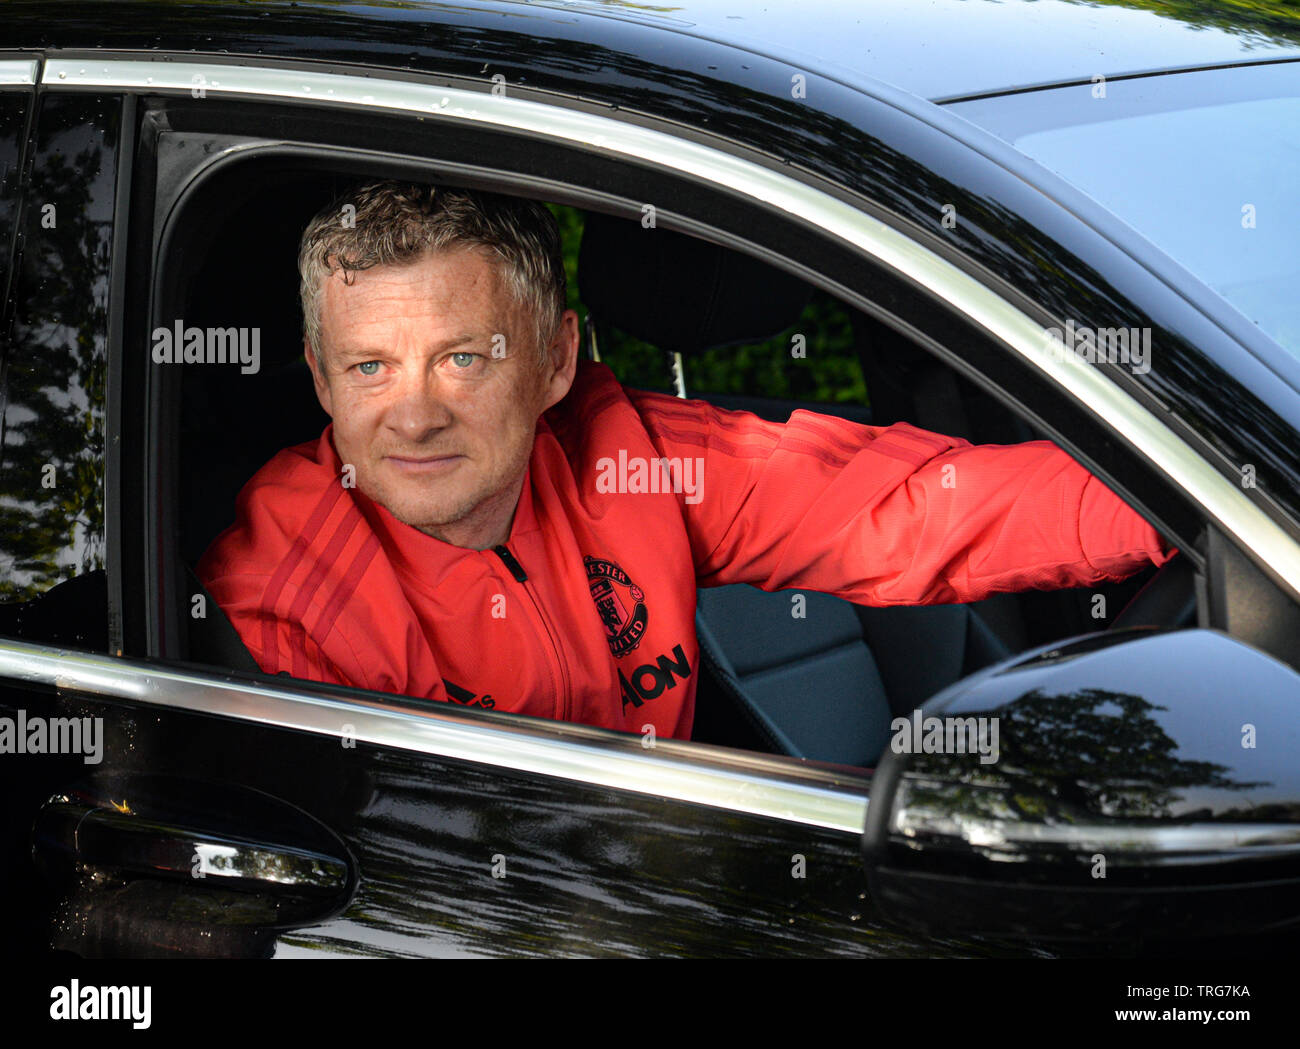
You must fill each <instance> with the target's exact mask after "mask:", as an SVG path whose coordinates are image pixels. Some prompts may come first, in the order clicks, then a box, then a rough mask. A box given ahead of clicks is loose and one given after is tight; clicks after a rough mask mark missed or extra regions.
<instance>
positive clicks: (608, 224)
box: [578, 213, 1022, 767]
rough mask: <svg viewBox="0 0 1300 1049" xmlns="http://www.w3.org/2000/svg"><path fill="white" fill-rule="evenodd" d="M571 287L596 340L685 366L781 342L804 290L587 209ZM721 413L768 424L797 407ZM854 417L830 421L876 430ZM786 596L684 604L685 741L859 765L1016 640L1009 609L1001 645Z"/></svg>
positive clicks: (725, 593) (953, 610) (733, 255)
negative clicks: (691, 666)
mask: <svg viewBox="0 0 1300 1049" xmlns="http://www.w3.org/2000/svg"><path fill="white" fill-rule="evenodd" d="M578 282H579V290H580V292H581V296H582V300H583V302H584V304H585V305H586V306H587V308H588V309H589V310H590V311H591V314H592V317H593V323H594V325H595V328H596V331H597V332H598V333H599V332H601V331H604V332H606V333H607V332H608V330H609V327H610V326H613V327H616V328H618V329H619V330H621V331H623V332H625V333H626V334H628V335H631V336H633V337H635V338H637V339H640V340H643V341H645V342H648V343H651V344H652V345H655V346H658V347H659V348H661V349H663V350H665V351H666V352H668V353H673V352H676V353H681V354H682V355H683V356H688V355H690V354H694V353H699V352H701V351H703V350H705V349H709V348H715V347H722V346H730V345H736V344H743V343H747V342H758V341H762V340H765V339H768V338H770V337H772V336H774V335H776V334H778V333H780V332H782V331H785V330H787V329H788V328H790V327H792V326H793V325H794V324H796V323H797V322H798V320H799V317H800V314H801V312H802V310H803V307H804V306H805V305H806V304H807V302H808V301H809V299H810V297H811V294H812V289H811V288H809V287H808V286H807V285H806V284H804V283H803V282H801V281H799V280H797V279H795V278H793V277H790V276H788V275H787V274H785V273H783V272H781V271H779V270H776V269H774V268H773V267H770V266H768V265H766V264H764V263H761V262H759V261H757V260H755V259H752V258H750V257H749V256H745V255H741V254H739V253H737V252H733V251H729V250H727V249H724V248H721V247H719V246H717V245H713V244H710V243H708V242H706V241H702V240H699V239H696V238H693V237H689V236H686V235H684V234H679V233H675V232H671V231H668V230H663V229H656V230H654V231H647V230H645V229H642V228H641V226H640V224H639V223H638V222H635V221H632V220H628V219H622V218H615V217H611V216H608V215H604V214H600V213H588V214H587V220H586V225H585V227H584V231H583V240H582V248H581V251H580V253H579V260H578ZM665 304H667V305H665ZM606 341H607V344H608V340H606ZM688 393H689V395H690V396H695V397H701V398H703V399H705V400H710V399H711V398H710V397H709V395H708V394H707V393H699V392H696V391H688ZM719 400H720V401H721V400H722V399H719ZM725 402H726V403H725V404H724V405H723V406H725V407H728V408H743V409H747V410H752V411H754V412H755V414H759V415H763V416H765V417H767V418H773V419H775V420H776V421H780V422H784V421H785V420H786V418H788V416H789V412H790V410H792V408H793V407H796V406H795V405H792V404H790V403H789V402H786V404H785V405H784V411H782V405H781V403H780V402H773V401H771V400H770V399H766V398H754V399H753V400H752V402H751V403H746V399H745V398H738V397H734V396H732V397H728V398H726V399H725ZM838 409H839V406H838V405H820V406H818V410H821V411H823V412H826V413H828V414H839V411H838ZM864 412H865V409H864V407H863V406H856V408H855V410H853V411H851V412H846V413H844V414H847V415H849V416H850V417H852V418H854V419H856V420H857V421H874V420H872V419H870V418H869V414H870V413H869V412H867V413H865V414H866V415H867V416H868V417H866V418H864ZM918 425H920V424H918ZM791 597H792V595H791V594H790V593H789V592H779V591H778V592H775V593H769V592H765V591H762V590H759V589H757V588H756V587H752V586H748V585H745V584H737V585H730V586H721V587H716V588H708V589H701V590H700V591H699V592H698V594H697V599H698V604H697V612H696V630H697V633H698V636H699V640H700V646H701V658H702V660H703V662H704V664H705V666H706V667H707V669H708V670H709V672H710V673H709V675H707V676H708V678H711V680H709V681H707V682H706V680H705V679H704V677H702V679H701V684H700V697H699V701H698V710H697V723H696V727H697V731H696V734H695V736H694V738H696V739H697V740H702V741H706V742H718V743H727V744H731V745H740V746H745V745H753V746H758V747H761V748H764V749H768V750H772V751H775V752H778V753H782V754H789V755H792V756H795V757H803V758H810V759H816V760H821V761H830V762H835V763H839V764H848V765H856V766H863V767H866V766H872V765H874V764H875V762H876V759H877V758H878V756H879V755H880V753H881V751H882V750H883V748H884V747H885V745H886V743H887V741H888V739H889V735H890V722H891V720H892V719H893V717H894V716H896V715H898V714H902V713H906V712H908V711H910V710H912V709H913V708H914V707H915V706H917V705H918V704H919V703H921V702H922V701H924V700H925V699H926V698H927V697H928V696H930V695H932V694H933V693H934V692H935V691H937V690H938V689H940V688H942V687H944V686H945V685H947V684H949V683H951V682H952V681H956V680H958V679H960V678H961V677H964V676H966V675H967V674H970V673H972V672H973V671H975V670H977V669H979V668H980V667H982V666H986V665H988V664H989V663H991V662H994V661H996V660H998V659H1003V658H1006V657H1007V656H1009V655H1011V654H1012V653H1013V652H1014V651H1015V650H1016V649H1015V648H1013V647H1012V646H1013V644H1015V643H1016V642H1017V641H1018V639H1019V636H1020V633H1021V628H1022V624H1020V623H1019V622H1017V620H1016V617H1015V614H1014V606H1013V607H1012V608H1011V609H1010V610H1009V611H1008V610H1005V609H1004V610H1003V613H1004V614H1002V615H1001V616H1000V618H1001V619H1003V620H1005V622H1003V623H1002V630H1003V632H1004V634H1005V635H1006V636H999V632H998V631H996V630H995V629H993V628H991V627H990V625H989V623H988V622H986V621H985V619H984V618H983V616H981V614H980V613H979V612H978V611H976V609H975V607H974V606H971V605H931V606H922V607H914V608H867V607H863V606H856V605H854V604H852V603H850V602H847V601H844V600H842V599H840V598H837V597H833V596H829V595H824V594H815V593H810V592H805V598H806V602H807V604H806V607H805V608H804V612H805V615H804V617H803V618H795V617H793V616H792V614H791V610H792V604H791ZM980 604H981V605H982V604H983V602H981V603H980Z"/></svg>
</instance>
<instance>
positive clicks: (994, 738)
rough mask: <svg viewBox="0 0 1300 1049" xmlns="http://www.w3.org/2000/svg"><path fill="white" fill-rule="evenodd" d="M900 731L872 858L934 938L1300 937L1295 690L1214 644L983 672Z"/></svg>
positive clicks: (1179, 638)
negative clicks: (1294, 933) (1295, 933)
mask: <svg viewBox="0 0 1300 1049" xmlns="http://www.w3.org/2000/svg"><path fill="white" fill-rule="evenodd" d="M893 729H894V732H893V735H892V738H891V740H890V743H889V745H888V746H887V748H886V750H885V754H884V756H883V757H882V759H881V761H880V764H879V765H878V767H877V769H876V771H875V774H874V776H873V778H872V785H871V798H870V802H869V804H868V810H867V823H866V831H865V834H864V837H863V853H864V857H865V859H866V863H867V874H868V882H869V886H870V890H871V893H872V896H873V898H874V901H875V903H876V906H877V908H878V909H879V912H880V914H881V915H882V916H883V917H885V918H887V919H889V920H892V921H895V922H897V923H901V924H904V925H907V926H910V927H912V928H915V929H918V930H921V931H924V932H928V933H931V934H934V935H939V936H983V937H992V938H996V939H999V940H1006V939H1011V940H1018V939H1034V940H1047V941H1078V942H1084V943H1086V942H1090V941H1093V942H1115V941H1117V940H1130V939H1147V938H1152V939H1162V940H1163V939H1170V938H1173V939H1178V938H1185V937H1210V936H1224V935H1249V934H1258V933H1264V932H1275V931H1278V930H1281V929H1284V928H1286V927H1288V926H1294V925H1295V924H1296V923H1297V922H1300V675H1297V674H1296V673H1295V671H1293V670H1292V669H1291V668H1290V667H1288V666H1286V665H1284V664H1282V663H1280V662H1278V661H1277V660H1275V659H1273V658H1272V657H1271V656H1267V655H1264V654H1263V653H1261V652H1259V651H1257V650H1256V649H1253V648H1251V647H1249V646H1247V645H1244V644H1242V643H1240V642H1238V641H1235V640H1233V639H1232V638H1230V637H1228V636H1227V635H1225V634H1222V633H1220V632H1218V631H1214V630H1177V631H1158V630H1151V629H1137V630H1128V631H1119V632H1108V633H1104V634H1090V635H1087V636H1085V637H1081V638H1077V639H1073V640H1071V641H1069V642H1066V643H1061V644H1057V645H1055V646H1046V647H1043V648H1039V649H1036V650H1034V651H1032V652H1029V653H1023V654H1021V655H1019V656H1016V657H1014V658H1013V659H1010V660H1006V661H1004V662H1002V663H999V664H996V665H994V666H991V667H987V668H985V669H984V670H982V671H981V672H980V673H978V674H975V675H972V676H971V677H969V678H966V679H965V680H963V681H960V682H958V683H956V684H954V685H952V686H951V687H949V688H947V689H945V690H944V691H943V692H941V693H938V694H937V695H935V696H934V697H933V698H932V699H931V700H929V701H928V702H927V703H925V704H924V705H923V706H922V707H921V708H920V709H919V710H917V711H914V712H913V714H912V716H911V717H910V718H901V719H895V721H894V724H893Z"/></svg>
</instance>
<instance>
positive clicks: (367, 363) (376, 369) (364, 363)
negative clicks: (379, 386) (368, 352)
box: [357, 361, 379, 375]
mask: <svg viewBox="0 0 1300 1049" xmlns="http://www.w3.org/2000/svg"><path fill="white" fill-rule="evenodd" d="M367 368H372V369H373V371H366V369H367ZM357 370H358V371H360V372H361V374H362V375H378V374H379V362H378V361H362V362H361V363H360V364H358V365H357Z"/></svg>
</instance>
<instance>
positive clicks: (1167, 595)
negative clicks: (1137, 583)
mask: <svg viewBox="0 0 1300 1049" xmlns="http://www.w3.org/2000/svg"><path fill="white" fill-rule="evenodd" d="M1195 625H1196V566H1195V565H1193V564H1192V562H1191V561H1190V560H1188V559H1187V557H1185V556H1184V555H1183V553H1182V552H1181V551H1180V552H1179V553H1177V554H1175V555H1174V556H1173V557H1172V558H1171V559H1170V560H1168V561H1166V562H1165V563H1164V564H1163V565H1161V566H1160V568H1159V569H1158V570H1157V571H1156V574H1155V575H1153V576H1152V577H1151V578H1150V579H1149V580H1148V581H1147V584H1146V586H1144V587H1143V588H1142V589H1141V590H1139V591H1138V592H1137V593H1136V594H1134V595H1133V599H1132V600H1131V601H1129V603H1128V604H1126V605H1125V606H1124V607H1123V608H1121V609H1120V610H1119V614H1118V615H1117V616H1115V618H1114V619H1113V620H1111V624H1110V626H1109V627H1107V629H1108V630H1127V629H1128V628H1129V627H1135V626H1156V627H1166V628H1169V627H1189V626H1195Z"/></svg>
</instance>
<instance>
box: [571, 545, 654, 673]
mask: <svg viewBox="0 0 1300 1049" xmlns="http://www.w3.org/2000/svg"><path fill="white" fill-rule="evenodd" d="M582 563H583V564H584V565H586V566H587V585H588V586H590V587H591V599H592V600H593V601H595V602H596V611H597V613H598V614H599V615H600V621H601V623H603V624H604V626H605V634H606V638H605V640H606V641H608V642H609V650H610V651H611V652H613V653H614V655H615V657H618V656H625V655H627V654H628V653H629V652H631V651H632V650H633V649H634V648H636V646H637V645H639V644H641V639H642V638H643V637H645V624H646V616H647V612H646V607H645V593H644V592H643V591H642V590H641V588H640V587H639V586H637V585H636V584H635V583H634V582H632V580H631V579H630V578H628V574H627V573H626V572H624V571H623V569H621V568H619V567H618V565H616V564H615V563H614V562H613V561H603V560H601V559H599V558H596V557H584V558H583V559H582ZM629 609H630V610H629Z"/></svg>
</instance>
